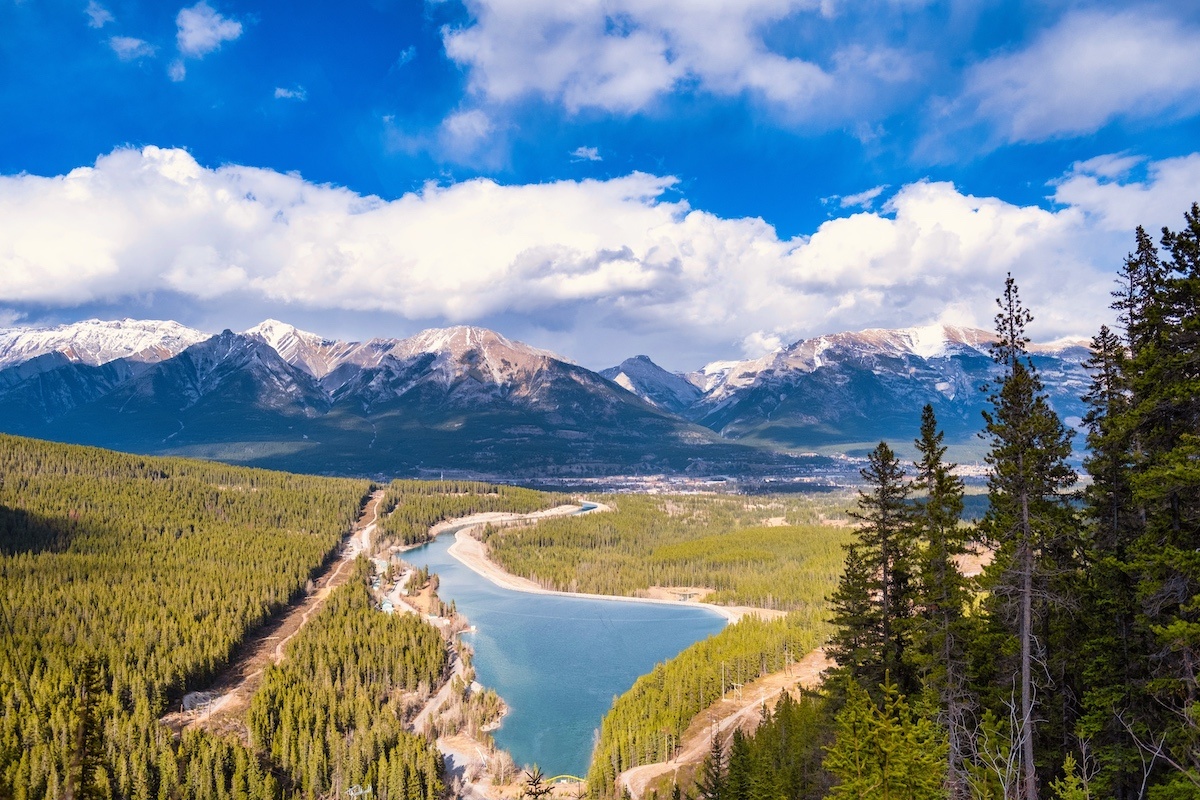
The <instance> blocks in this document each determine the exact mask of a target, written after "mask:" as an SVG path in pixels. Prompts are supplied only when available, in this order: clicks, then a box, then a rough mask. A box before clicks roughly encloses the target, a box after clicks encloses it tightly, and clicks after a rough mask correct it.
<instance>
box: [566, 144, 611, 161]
mask: <svg viewBox="0 0 1200 800" xmlns="http://www.w3.org/2000/svg"><path fill="white" fill-rule="evenodd" d="M571 160H572V161H603V160H604V159H603V158H601V157H600V149H599V148H598V147H586V146H580V147H576V148H575V149H574V150H572V151H571Z"/></svg>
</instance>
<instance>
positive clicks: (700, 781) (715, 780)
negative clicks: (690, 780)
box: [696, 729, 725, 800]
mask: <svg viewBox="0 0 1200 800" xmlns="http://www.w3.org/2000/svg"><path fill="white" fill-rule="evenodd" d="M696 796H697V797H698V798H700V800H722V798H723V797H725V753H724V752H723V751H722V750H721V739H720V736H719V735H718V733H717V731H716V729H714V730H713V732H712V741H711V743H710V744H709V748H708V755H707V756H705V758H704V763H703V764H701V765H700V776H699V777H698V778H697V781H696Z"/></svg>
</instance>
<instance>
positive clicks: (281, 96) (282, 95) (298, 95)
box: [275, 86, 308, 102]
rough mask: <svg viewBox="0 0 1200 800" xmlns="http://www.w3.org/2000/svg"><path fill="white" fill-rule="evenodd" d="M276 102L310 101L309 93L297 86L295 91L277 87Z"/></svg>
mask: <svg viewBox="0 0 1200 800" xmlns="http://www.w3.org/2000/svg"><path fill="white" fill-rule="evenodd" d="M275 99H276V100H300V101H301V102H303V101H305V100H307V99H308V92H307V91H305V89H304V87H303V86H297V87H296V88H294V89H285V88H284V87H282V86H276V87H275Z"/></svg>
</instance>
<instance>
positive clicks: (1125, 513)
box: [1076, 229, 1148, 798]
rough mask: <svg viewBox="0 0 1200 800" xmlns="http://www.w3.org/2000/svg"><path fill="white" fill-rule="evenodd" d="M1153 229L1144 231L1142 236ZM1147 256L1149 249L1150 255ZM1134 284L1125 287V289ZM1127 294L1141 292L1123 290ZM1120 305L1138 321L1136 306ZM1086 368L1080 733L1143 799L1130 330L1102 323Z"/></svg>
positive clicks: (1142, 653) (1112, 775)
mask: <svg viewBox="0 0 1200 800" xmlns="http://www.w3.org/2000/svg"><path fill="white" fill-rule="evenodd" d="M1144 234H1145V232H1144V231H1141V230H1140V229H1139V241H1140V240H1141V239H1142V237H1144ZM1140 258H1141V259H1142V260H1143V262H1144V258H1145V253H1144V252H1143V254H1142V256H1141V257H1140ZM1134 262H1135V256H1133V255H1131V256H1129V258H1128V259H1127V260H1126V265H1127V278H1126V282H1125V286H1134V287H1136V286H1137V285H1138V283H1139V280H1138V279H1136V278H1130V277H1128V276H1129V275H1130V274H1132V273H1133V271H1134V270H1133V269H1130V265H1131V264H1133V263H1134ZM1123 288H1124V287H1123ZM1122 296H1123V297H1126V298H1128V297H1130V296H1132V293H1131V292H1123V293H1122ZM1115 306H1116V307H1117V308H1119V309H1122V310H1123V313H1125V314H1131V315H1133V317H1134V318H1135V319H1136V318H1137V316H1138V315H1139V314H1140V311H1139V308H1138V307H1137V306H1136V305H1135V304H1124V303H1123V302H1121V301H1119V302H1118V303H1117V304H1115ZM1091 349H1092V355H1091V357H1090V358H1089V359H1088V361H1087V362H1086V364H1085V366H1086V367H1087V368H1088V369H1089V371H1090V372H1091V373H1092V382H1091V384H1090V386H1089V388H1088V391H1087V393H1086V394H1085V395H1084V397H1083V400H1084V402H1085V403H1086V404H1087V406H1088V411H1087V413H1086V414H1085V415H1084V417H1083V422H1084V426H1085V427H1086V429H1087V444H1088V456H1087V457H1086V458H1085V459H1084V462H1083V464H1084V467H1085V469H1086V470H1087V471H1088V473H1089V474H1090V475H1091V476H1092V483H1091V485H1090V486H1088V487H1087V488H1086V489H1085V490H1084V492H1083V499H1084V504H1085V513H1086V515H1087V525H1086V527H1085V536H1086V547H1085V558H1086V563H1087V569H1086V570H1085V572H1084V573H1083V577H1082V578H1081V580H1080V581H1079V585H1078V586H1077V587H1076V588H1077V594H1078V603H1079V606H1080V613H1079V614H1078V617H1079V619H1080V620H1082V621H1083V625H1084V628H1083V630H1082V632H1081V636H1080V637H1079V638H1080V641H1079V647H1078V656H1077V664H1078V670H1079V673H1080V674H1079V679H1078V681H1077V682H1078V683H1079V684H1080V685H1082V686H1084V687H1085V689H1084V690H1083V692H1082V699H1081V716H1080V720H1079V724H1078V734H1079V736H1080V737H1081V738H1083V739H1085V740H1086V741H1088V742H1089V743H1090V747H1091V751H1092V753H1093V754H1094V757H1095V759H1096V763H1097V764H1098V766H1099V772H1098V774H1097V775H1096V776H1095V781H1094V782H1095V784H1096V786H1097V787H1099V788H1102V789H1103V790H1104V791H1105V793H1106V795H1107V796H1111V797H1114V798H1126V797H1136V796H1138V794H1139V792H1140V788H1141V787H1140V785H1141V781H1142V778H1143V774H1142V766H1143V765H1142V759H1141V758H1140V757H1139V754H1138V753H1137V752H1136V748H1135V746H1134V745H1133V743H1132V742H1131V741H1130V740H1129V737H1128V735H1127V733H1126V731H1125V730H1124V728H1123V724H1124V723H1123V722H1122V720H1123V719H1124V720H1126V721H1131V720H1130V719H1129V712H1130V709H1131V708H1133V707H1135V706H1141V705H1142V704H1143V703H1145V702H1146V701H1147V700H1148V698H1146V697H1145V695H1144V694H1142V693H1141V692H1140V691H1139V690H1138V688H1137V687H1139V686H1142V685H1144V684H1145V681H1146V678H1147V675H1146V669H1145V668H1146V665H1147V663H1148V641H1147V639H1146V635H1145V629H1144V628H1143V627H1142V626H1140V625H1139V624H1138V621H1137V611H1138V602H1137V592H1136V590H1137V586H1136V578H1135V571H1134V568H1133V565H1132V563H1131V561H1130V554H1131V551H1132V549H1133V548H1134V543H1135V542H1136V540H1137V538H1138V535H1139V531H1140V528H1141V523H1140V518H1139V515H1138V514H1137V512H1136V509H1135V507H1134V503H1133V487H1132V484H1131V477H1132V448H1131V438H1130V435H1129V425H1128V411H1129V407H1130V397H1129V391H1128V385H1127V376H1126V373H1127V370H1128V364H1129V361H1128V357H1127V353H1126V347H1125V343H1124V342H1123V341H1122V340H1121V338H1120V337H1119V336H1118V335H1117V334H1115V333H1114V332H1112V331H1110V330H1109V329H1108V327H1107V326H1102V327H1101V328H1100V332H1099V333H1098V334H1097V335H1096V336H1095V337H1094V338H1093V339H1092V348H1091Z"/></svg>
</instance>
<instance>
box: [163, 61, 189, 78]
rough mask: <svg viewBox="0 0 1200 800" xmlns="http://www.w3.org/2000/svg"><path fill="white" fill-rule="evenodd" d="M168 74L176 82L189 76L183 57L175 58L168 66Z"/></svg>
mask: <svg viewBox="0 0 1200 800" xmlns="http://www.w3.org/2000/svg"><path fill="white" fill-rule="evenodd" d="M167 75H168V76H169V77H170V78H171V80H173V81H175V82H176V83H178V82H179V81H181V80H183V79H184V78H186V77H187V67H186V66H184V64H183V59H182V58H177V59H175V60H174V61H172V62H171V63H170V64H169V65H168V66H167Z"/></svg>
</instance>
